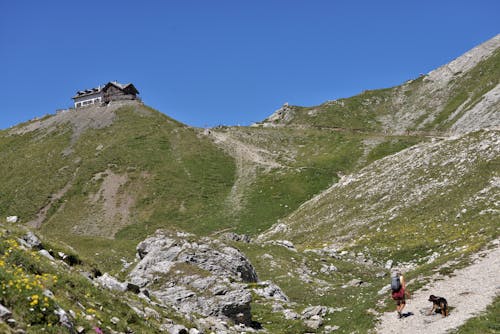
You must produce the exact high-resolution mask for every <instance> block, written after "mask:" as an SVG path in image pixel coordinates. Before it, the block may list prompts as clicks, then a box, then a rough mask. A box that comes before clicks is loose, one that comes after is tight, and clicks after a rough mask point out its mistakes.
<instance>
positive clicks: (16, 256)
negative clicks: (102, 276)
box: [0, 225, 188, 334]
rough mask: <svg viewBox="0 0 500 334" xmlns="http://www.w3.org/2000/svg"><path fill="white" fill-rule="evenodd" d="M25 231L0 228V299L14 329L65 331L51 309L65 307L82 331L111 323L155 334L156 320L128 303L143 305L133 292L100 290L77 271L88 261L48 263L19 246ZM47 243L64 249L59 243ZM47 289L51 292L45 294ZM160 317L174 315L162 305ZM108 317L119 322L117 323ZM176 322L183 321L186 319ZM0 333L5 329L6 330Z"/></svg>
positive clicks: (137, 305)
mask: <svg viewBox="0 0 500 334" xmlns="http://www.w3.org/2000/svg"><path fill="white" fill-rule="evenodd" d="M24 233H26V230H25V229H24V228H19V227H16V226H12V225H9V226H5V227H2V226H0V282H1V285H0V291H1V294H0V303H1V304H2V305H4V306H6V307H7V308H9V309H10V310H11V311H12V313H13V315H12V317H13V318H14V319H15V320H16V326H15V327H16V328H15V329H24V330H25V331H26V333H33V334H34V333H41V332H44V333H54V334H55V333H66V332H67V330H66V329H65V328H64V327H62V326H61V325H60V324H59V319H58V317H57V316H56V315H55V314H54V310H56V309H58V308H62V309H64V310H65V311H66V312H69V310H72V311H74V312H75V318H73V319H72V322H73V324H74V325H75V327H77V326H82V327H84V328H85V329H86V331H89V330H91V329H92V328H93V327H94V326H99V327H101V328H105V327H110V328H111V329H113V330H116V331H125V330H126V328H127V327H128V328H130V329H132V330H134V331H135V332H139V333H156V332H158V328H159V326H160V323H159V322H158V321H156V320H154V319H148V320H147V321H146V320H145V319H143V318H141V317H140V316H139V315H137V314H136V313H135V311H133V310H132V309H131V308H130V306H129V305H128V303H132V304H134V305H136V307H139V308H142V307H144V306H145V305H148V306H149V307H153V308H155V307H154V306H152V305H149V304H145V302H143V301H141V300H140V299H139V298H138V297H137V296H135V295H134V294H132V293H129V292H126V293H121V294H120V295H116V294H115V293H112V292H110V291H108V290H105V289H101V288H99V287H97V286H94V284H93V283H92V282H91V281H89V280H88V279H87V278H85V277H84V276H83V275H81V274H80V273H79V272H80V271H86V270H90V269H91V267H89V264H88V263H85V262H79V263H77V264H73V266H72V267H71V268H69V267H66V266H64V265H61V264H58V263H55V264H53V263H51V262H49V260H48V259H46V258H45V257H43V256H41V255H39V254H38V253H37V252H36V251H32V250H29V249H24V248H23V247H20V244H19V243H18V241H17V238H18V237H20V236H21V235H23V234H24ZM43 244H44V245H45V246H46V247H48V246H52V247H53V248H54V250H55V249H65V248H64V246H61V245H58V244H50V245H49V244H48V243H46V242H45V241H43ZM46 290H50V291H51V292H52V294H53V296H45V295H44V294H43V292H44V291H46ZM157 311H159V312H160V313H163V312H165V313H164V314H163V315H164V316H168V317H172V316H175V314H173V313H170V312H171V311H169V310H167V309H165V310H162V309H159V308H158V309H157ZM112 317H118V318H119V319H120V321H119V322H118V323H117V324H116V325H115V324H113V323H112V322H111V318H112ZM176 320H177V321H179V322H180V323H185V324H188V322H186V320H184V319H179V318H177V316H176ZM0 332H2V333H9V331H8V330H7V328H1V327H0Z"/></svg>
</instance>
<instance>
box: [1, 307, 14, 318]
mask: <svg viewBox="0 0 500 334" xmlns="http://www.w3.org/2000/svg"><path fill="white" fill-rule="evenodd" d="M11 315H12V312H11V311H10V310H9V309H8V308H6V307H5V306H3V305H2V304H0V319H2V320H7V319H9V318H10V316H11Z"/></svg>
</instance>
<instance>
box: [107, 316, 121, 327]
mask: <svg viewBox="0 0 500 334" xmlns="http://www.w3.org/2000/svg"><path fill="white" fill-rule="evenodd" d="M109 321H111V323H112V324H113V325H116V324H117V323H119V322H120V318H117V317H112V318H111V319H109Z"/></svg>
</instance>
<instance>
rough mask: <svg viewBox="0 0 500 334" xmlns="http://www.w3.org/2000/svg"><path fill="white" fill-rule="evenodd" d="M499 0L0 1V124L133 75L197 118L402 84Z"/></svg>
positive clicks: (480, 34) (456, 46)
mask: <svg viewBox="0 0 500 334" xmlns="http://www.w3.org/2000/svg"><path fill="white" fill-rule="evenodd" d="M499 17H500V1H498V0H474V1H471V0H467V1H465V0H439V1H438V0H418V1H416V0H415V1H402V0H388V1H384V0H380V1H374V0H365V1H361V0H345V1H343V0H342V1H341V0H338V1H337V0H329V1H328V0H302V1H298V0H254V1H249V0H211V1H209V0H176V1H174V0H165V1H152V0H142V1H129V0H120V1H118V0H106V1H95V0H85V1H68V0H49V1H39V0H36V1H35V0H33V1H27V0H16V1H14V0H12V1H9V0H0V99H1V101H2V103H1V104H0V129H3V128H6V127H9V126H11V125H14V124H17V123H19V122H23V121H26V120H29V119H31V118H33V117H35V116H43V115H45V114H51V113H54V112H55V110H56V109H60V108H66V107H69V106H71V105H72V100H71V97H72V96H73V95H74V94H75V92H76V91H77V90H81V89H86V88H92V87H96V86H98V85H99V84H104V83H106V82H108V81H113V80H117V81H119V82H122V83H128V82H132V83H133V84H134V85H135V86H136V87H137V89H138V90H139V92H140V96H141V97H142V99H143V100H144V102H145V103H146V104H148V105H150V106H152V107H154V108H155V109H158V110H160V111H162V112H164V113H165V114H167V115H169V116H171V117H173V118H175V119H177V120H179V121H181V122H184V123H186V124H189V125H193V126H200V127H203V126H214V125H218V124H224V125H237V124H241V125H248V124H251V123H252V122H255V121H261V120H263V119H264V118H266V117H267V116H269V115H270V114H271V113H272V112H274V110H276V109H277V108H279V107H280V106H281V105H282V104H283V103H284V102H289V103H290V104H295V105H305V106H311V105H316V104H320V103H322V102H324V101H326V100H331V99H335V98H339V97H348V96H352V95H355V94H357V93H359V92H361V91H363V90H365V89H375V88H383V87H389V86H394V85H397V84H400V83H402V82H404V81H406V80H408V79H411V78H415V77H417V76H418V75H419V74H420V73H427V72H429V71H430V70H432V69H434V68H436V67H438V66H440V65H443V64H445V63H447V62H449V61H451V60H452V59H454V58H456V57H458V56H460V55H461V54H462V53H464V52H466V51H467V50H469V49H471V48H473V47H474V46H476V45H478V44H480V43H482V42H484V41H486V40H488V39H490V38H492V37H493V36H495V35H496V34H498V33H500V19H499Z"/></svg>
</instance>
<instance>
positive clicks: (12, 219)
mask: <svg viewBox="0 0 500 334" xmlns="http://www.w3.org/2000/svg"><path fill="white" fill-rule="evenodd" d="M5 220H6V221H7V223H17V222H18V221H19V217H18V216H8V217H7V218H6V219H5Z"/></svg>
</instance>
